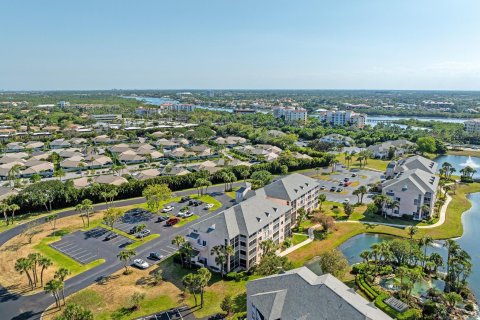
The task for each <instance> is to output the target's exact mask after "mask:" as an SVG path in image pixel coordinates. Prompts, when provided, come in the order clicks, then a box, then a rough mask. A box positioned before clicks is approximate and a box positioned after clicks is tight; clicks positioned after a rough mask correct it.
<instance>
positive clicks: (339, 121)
mask: <svg viewBox="0 0 480 320" xmlns="http://www.w3.org/2000/svg"><path fill="white" fill-rule="evenodd" d="M319 118H320V120H321V121H323V122H325V123H328V124H331V125H334V126H344V125H351V126H354V127H357V128H363V127H364V126H365V123H366V121H367V115H366V114H363V113H357V112H354V111H351V110H347V111H341V110H325V111H321V112H320V115H319Z"/></svg>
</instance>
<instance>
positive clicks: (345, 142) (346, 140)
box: [319, 133, 355, 147]
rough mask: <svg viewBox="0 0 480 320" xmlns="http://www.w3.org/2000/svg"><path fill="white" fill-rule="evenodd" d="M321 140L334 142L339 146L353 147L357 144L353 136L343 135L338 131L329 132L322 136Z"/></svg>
mask: <svg viewBox="0 0 480 320" xmlns="http://www.w3.org/2000/svg"><path fill="white" fill-rule="evenodd" d="M319 140H320V141H321V142H326V143H332V144H335V145H338V146H346V147H351V146H353V145H355V141H354V140H353V139H352V138H350V137H346V136H342V135H341V134H338V133H332V134H328V135H326V136H323V137H321V138H320V139H319Z"/></svg>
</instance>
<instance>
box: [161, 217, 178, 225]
mask: <svg viewBox="0 0 480 320" xmlns="http://www.w3.org/2000/svg"><path fill="white" fill-rule="evenodd" d="M179 221H180V219H179V218H177V217H172V218H170V219H168V220H167V222H165V225H166V226H169V227H170V226H173V225H176V224H177V223H178V222H179Z"/></svg>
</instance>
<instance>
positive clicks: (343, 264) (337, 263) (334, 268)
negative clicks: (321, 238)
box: [319, 249, 348, 278]
mask: <svg viewBox="0 0 480 320" xmlns="http://www.w3.org/2000/svg"><path fill="white" fill-rule="evenodd" d="M319 264H320V268H321V269H322V272H323V273H330V274H332V275H333V276H335V277H337V278H340V277H343V276H344V275H345V272H346V270H347V268H348V261H347V259H346V258H345V256H344V255H343V253H341V252H340V251H338V250H336V249H334V250H330V251H326V252H324V253H322V254H320V260H319Z"/></svg>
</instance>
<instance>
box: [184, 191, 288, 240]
mask: <svg viewBox="0 0 480 320" xmlns="http://www.w3.org/2000/svg"><path fill="white" fill-rule="evenodd" d="M290 209H291V207H290V206H286V205H282V204H279V203H277V202H274V201H272V200H268V199H267V198H266V196H265V192H264V191H263V189H259V190H257V191H256V194H255V196H253V197H251V198H249V199H247V200H245V201H243V202H241V203H239V204H237V205H235V206H233V207H231V208H228V209H226V210H224V211H222V212H221V213H220V214H218V215H217V216H215V217H214V218H212V219H209V220H206V221H203V222H201V223H199V224H197V225H195V226H194V227H193V229H196V230H199V231H202V232H206V233H208V232H215V233H217V234H218V235H219V237H221V238H225V239H231V238H233V237H235V236H237V235H239V234H243V235H250V234H252V233H255V232H256V231H257V230H259V229H261V228H263V227H264V226H266V225H268V224H269V223H271V222H272V221H273V220H275V219H276V218H278V217H280V216H281V215H282V214H284V213H286V212H288V211H289V210H290Z"/></svg>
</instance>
